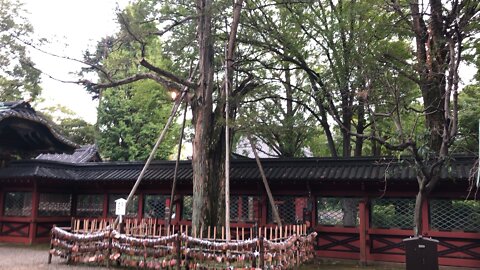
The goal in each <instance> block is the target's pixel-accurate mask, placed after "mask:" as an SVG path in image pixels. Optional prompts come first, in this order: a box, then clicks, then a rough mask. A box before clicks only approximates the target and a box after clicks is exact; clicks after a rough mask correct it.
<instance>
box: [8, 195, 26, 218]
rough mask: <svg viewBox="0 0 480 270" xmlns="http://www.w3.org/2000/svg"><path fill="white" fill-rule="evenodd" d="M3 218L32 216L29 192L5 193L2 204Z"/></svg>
mask: <svg viewBox="0 0 480 270" xmlns="http://www.w3.org/2000/svg"><path fill="white" fill-rule="evenodd" d="M3 214H4V215H5V216H17V217H27V216H30V215H31V214H32V193H31V192H7V193H5V199H4V204H3Z"/></svg>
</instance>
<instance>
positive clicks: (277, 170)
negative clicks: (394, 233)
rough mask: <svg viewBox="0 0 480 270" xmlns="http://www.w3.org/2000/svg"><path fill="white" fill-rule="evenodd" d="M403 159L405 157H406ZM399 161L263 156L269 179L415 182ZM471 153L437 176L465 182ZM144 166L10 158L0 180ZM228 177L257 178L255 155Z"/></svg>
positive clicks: (161, 171)
mask: <svg viewBox="0 0 480 270" xmlns="http://www.w3.org/2000/svg"><path fill="white" fill-rule="evenodd" d="M406 160H407V161H406ZM406 160H404V161H403V162H399V161H398V160H395V159H392V158H349V159H338V158H335V159H334V158H299V159H262V165H263V167H264V170H265V174H266V176H267V179H268V180H269V181H270V182H279V183H282V182H304V181H314V182H315V181H327V182H328V181H339V182H341V181H348V182H350V181H365V182H379V181H385V179H388V180H390V181H414V182H416V178H415V177H416V173H415V170H414V168H413V166H411V164H409V162H408V159H406ZM475 160H476V159H475V157H457V158H455V160H453V161H452V162H450V164H449V166H447V167H445V168H444V170H443V171H442V172H441V180H442V181H446V180H455V181H466V180H467V179H468V178H469V176H470V174H471V168H472V167H473V164H474V163H475ZM174 166H175V162H174V161H156V162H153V163H152V164H151V165H150V167H149V169H148V170H147V172H146V174H145V176H144V180H145V181H155V182H162V181H171V179H172V178H173V169H174ZM142 167H143V163H139V162H91V163H83V164H71V163H62V162H54V161H46V160H29V161H18V162H12V163H11V164H10V165H9V166H8V167H6V168H3V169H1V170H0V179H12V178H26V177H39V178H49V179H61V180H65V181H135V180H136V178H137V177H138V175H139V174H140V171H141V169H142ZM230 177H231V180H232V182H237V183H243V182H251V181H254V180H255V181H256V180H258V179H261V178H260V173H259V170H258V167H257V164H256V162H255V160H253V159H241V160H232V161H231V173H230ZM178 181H179V182H180V183H182V182H183V183H191V181H192V167H191V162H190V161H182V162H180V167H179V172H178Z"/></svg>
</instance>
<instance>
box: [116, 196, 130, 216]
mask: <svg viewBox="0 0 480 270" xmlns="http://www.w3.org/2000/svg"><path fill="white" fill-rule="evenodd" d="M126 208H127V200H125V199H124V198H120V199H118V200H115V215H117V216H124V215H125V212H126V211H125V210H126Z"/></svg>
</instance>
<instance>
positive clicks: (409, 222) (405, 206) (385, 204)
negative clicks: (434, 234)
mask: <svg viewBox="0 0 480 270" xmlns="http://www.w3.org/2000/svg"><path fill="white" fill-rule="evenodd" d="M371 206H372V209H371V216H370V219H371V225H372V227H374V228H399V229H412V228H413V227H414V222H413V215H414V210H415V199H414V198H383V199H375V200H372V202H371Z"/></svg>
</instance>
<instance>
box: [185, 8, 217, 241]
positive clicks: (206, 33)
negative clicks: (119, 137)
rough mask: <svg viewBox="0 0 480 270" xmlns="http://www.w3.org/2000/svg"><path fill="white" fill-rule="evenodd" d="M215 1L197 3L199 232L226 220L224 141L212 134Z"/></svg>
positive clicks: (195, 109) (195, 99) (195, 162)
mask: <svg viewBox="0 0 480 270" xmlns="http://www.w3.org/2000/svg"><path fill="white" fill-rule="evenodd" d="M211 7H212V1H211V0H197V14H198V44H199V54H200V58H199V75H200V78H199V82H198V87H197V88H196V89H195V95H194V97H193V99H192V100H191V106H192V112H193V116H194V118H193V125H194V128H195V137H194V140H193V159H192V169H193V216H192V225H193V226H195V229H196V230H197V232H198V231H199V230H200V229H201V228H203V229H204V230H205V229H206V228H207V226H209V225H217V224H221V223H222V221H223V220H224V219H223V218H222V213H224V205H223V204H222V203H220V202H222V201H223V200H224V196H225V191H224V188H223V187H224V173H223V172H224V171H225V166H224V164H223V162H222V157H223V156H224V155H222V154H221V153H223V152H224V151H222V146H221V144H222V143H221V140H220V138H219V137H218V135H219V134H216V133H215V132H213V129H214V117H213V113H212V109H213V100H212V92H213V73H214V63H213V60H214V59H213V58H214V51H213V36H212V14H211V12H212V10H211Z"/></svg>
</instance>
